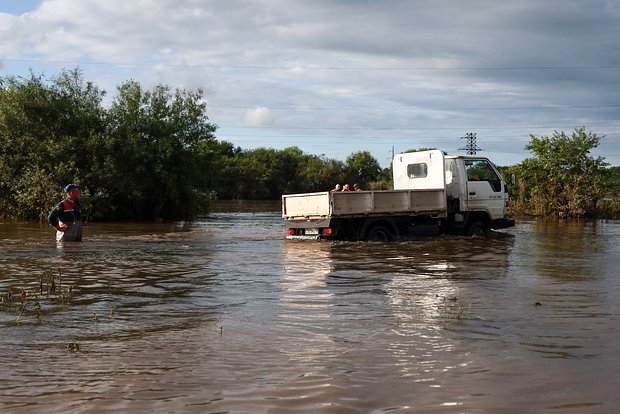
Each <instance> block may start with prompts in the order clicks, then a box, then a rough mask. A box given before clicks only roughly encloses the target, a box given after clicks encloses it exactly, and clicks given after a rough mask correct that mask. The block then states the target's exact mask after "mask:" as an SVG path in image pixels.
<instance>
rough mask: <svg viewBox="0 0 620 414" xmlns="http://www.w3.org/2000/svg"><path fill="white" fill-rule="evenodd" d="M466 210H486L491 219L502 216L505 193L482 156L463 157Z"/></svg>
mask: <svg viewBox="0 0 620 414" xmlns="http://www.w3.org/2000/svg"><path fill="white" fill-rule="evenodd" d="M463 162H464V165H465V172H466V173H467V207H468V210H486V211H488V212H489V213H490V214H491V217H492V218H493V219H497V218H502V217H504V209H505V201H504V198H505V194H504V188H503V183H502V180H501V178H500V176H499V174H498V173H497V171H496V170H495V168H494V167H493V166H492V165H491V163H490V162H489V160H487V159H484V158H479V159H476V158H465V159H464V160H463Z"/></svg>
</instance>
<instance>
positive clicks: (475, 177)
mask: <svg viewBox="0 0 620 414" xmlns="http://www.w3.org/2000/svg"><path fill="white" fill-rule="evenodd" d="M465 170H466V171H467V180H468V181H487V182H488V183H489V184H490V185H491V187H492V188H493V191H495V192H498V191H501V190H502V183H501V180H500V179H499V176H498V175H497V174H496V173H495V170H494V169H493V167H491V165H490V164H489V162H488V161H487V160H465Z"/></svg>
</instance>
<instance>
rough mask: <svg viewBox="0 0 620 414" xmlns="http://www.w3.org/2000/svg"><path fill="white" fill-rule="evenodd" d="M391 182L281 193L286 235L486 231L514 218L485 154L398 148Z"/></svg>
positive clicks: (383, 237)
mask: <svg viewBox="0 0 620 414" xmlns="http://www.w3.org/2000/svg"><path fill="white" fill-rule="evenodd" d="M392 167H393V181H394V189H393V190H381V191H339V192H332V191H324V192H316V193H304V194H285V195H283V196H282V218H283V219H284V221H285V224H286V228H287V238H288V239H333V240H370V241H391V240H400V239H408V238H412V237H416V236H420V235H428V234H458V235H465V236H482V237H486V236H487V235H488V234H489V231H490V230H492V229H503V228H508V227H512V226H514V224H515V222H514V220H513V219H512V218H510V217H509V211H508V206H507V200H508V192H507V186H506V182H505V181H504V179H503V178H502V176H501V174H500V173H499V171H498V169H497V167H496V166H495V165H494V164H493V163H492V162H491V161H490V160H489V159H488V158H486V157H481V156H477V155H447V154H445V153H444V152H442V151H440V150H429V151H418V152H407V153H402V154H397V155H396V156H395V157H394V159H393V161H392Z"/></svg>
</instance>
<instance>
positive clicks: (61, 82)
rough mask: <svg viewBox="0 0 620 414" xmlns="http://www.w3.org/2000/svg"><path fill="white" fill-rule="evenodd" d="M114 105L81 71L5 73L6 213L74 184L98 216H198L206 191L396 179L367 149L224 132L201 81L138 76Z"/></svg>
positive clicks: (1, 93)
mask: <svg viewBox="0 0 620 414" xmlns="http://www.w3.org/2000/svg"><path fill="white" fill-rule="evenodd" d="M116 92H117V93H116V96H115V97H114V99H112V101H111V104H110V105H109V107H104V106H103V105H102V101H103V98H104V97H105V92H103V91H100V90H99V89H98V88H97V87H96V86H95V85H93V84H92V83H91V82H86V81H84V79H83V78H82V74H81V72H80V71H79V70H78V69H75V70H72V71H63V72H62V73H60V74H59V75H58V76H56V77H53V78H51V79H48V78H46V77H44V76H43V75H39V76H37V75H35V74H33V73H31V74H30V76H29V77H26V78H18V77H13V76H7V77H4V78H0V217H4V218H12V219H21V220H45V218H46V216H47V214H48V212H49V211H50V209H51V208H52V206H53V205H55V204H56V203H57V202H58V201H60V200H61V198H62V197H63V196H64V195H63V194H62V192H61V189H62V188H63V187H64V185H65V184H67V183H69V182H74V183H77V184H80V185H81V186H82V188H83V199H82V205H83V206H84V207H85V211H86V216H87V218H89V219H96V220H101V219H142V220H151V219H156V218H161V219H178V218H191V217H193V216H194V215H196V214H198V213H200V212H203V211H206V208H207V204H208V202H209V200H211V199H213V198H215V197H217V198H221V199H277V198H279V197H280V196H281V195H282V194H284V193H299V192H314V191H328V190H329V189H331V188H333V186H334V185H335V184H336V183H341V184H344V183H348V184H349V185H352V184H353V183H356V182H357V183H359V184H361V185H362V188H364V189H388V188H391V183H390V180H391V173H390V169H383V170H382V169H381V168H380V166H379V163H378V162H377V160H376V159H374V158H373V157H372V156H371V155H370V153H369V152H368V151H359V152H355V153H353V154H351V155H350V156H349V157H348V158H347V160H346V162H341V161H338V160H334V159H329V158H326V157H325V156H316V155H309V154H305V153H303V152H302V151H301V150H300V149H299V148H297V147H289V148H285V149H282V150H276V149H272V148H256V149H252V150H242V149H241V148H238V147H234V146H233V145H232V144H231V143H229V142H226V141H221V142H220V141H218V140H216V139H215V135H214V134H215V131H216V126H215V125H213V124H211V123H210V122H209V120H208V118H207V116H206V105H205V103H204V99H203V92H202V90H195V91H186V90H178V89H177V90H171V89H170V88H169V87H167V86H164V85H158V86H156V87H154V88H153V89H151V90H145V89H144V88H143V87H142V86H141V85H140V84H139V83H138V82H136V81H133V80H130V81H127V82H125V83H123V84H121V85H119V86H118V88H117V91H116Z"/></svg>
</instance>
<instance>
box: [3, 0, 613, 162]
mask: <svg viewBox="0 0 620 414" xmlns="http://www.w3.org/2000/svg"><path fill="white" fill-rule="evenodd" d="M75 67H79V68H80V69H81V70H82V71H83V74H84V78H85V79H86V80H89V81H93V82H94V83H96V84H97V85H98V86H99V87H100V88H101V89H104V90H106V91H107V92H108V96H109V99H112V98H113V97H114V95H115V90H116V86H118V85H119V84H120V83H122V82H124V81H126V80H128V79H136V80H137V81H139V82H140V83H141V84H142V85H143V86H145V87H147V88H150V87H152V86H154V85H156V84H158V83H164V84H167V85H169V86H171V87H173V88H189V89H194V88H202V89H203V90H204V91H205V99H206V101H207V104H208V115H209V118H210V120H211V121H212V122H213V123H215V124H217V125H218V127H219V129H218V132H217V137H218V139H220V140H226V141H230V142H232V143H233V144H235V145H236V146H240V147H242V148H248V149H249V148H255V147H259V146H266V147H272V148H284V147H287V146H293V145H295V146H298V147H299V148H301V149H302V150H303V151H305V152H307V153H311V154H317V155H320V154H323V155H324V156H325V157H328V158H337V159H342V160H344V159H345V158H346V157H347V156H348V155H349V154H351V153H352V152H355V151H360V150H368V151H370V152H371V153H372V155H373V156H374V157H375V158H376V159H377V160H378V161H379V162H380V163H381V164H382V165H383V166H387V165H388V160H389V158H390V155H391V153H392V151H395V152H399V151H404V150H407V149H411V148H420V147H437V148H440V149H442V150H444V151H447V152H449V153H459V152H462V151H459V149H460V148H462V147H464V146H465V141H464V140H462V139H460V137H463V136H464V135H465V134H467V133H470V132H471V133H476V136H477V144H478V146H479V147H480V148H482V150H483V151H481V152H479V153H480V154H483V155H487V156H489V157H491V158H492V159H493V160H494V161H495V162H496V163H497V164H499V165H510V164H514V163H518V162H520V161H521V160H523V159H524V158H526V157H529V156H531V154H530V153H529V152H527V151H525V149H524V146H525V145H526V144H527V142H528V140H529V135H530V134H534V135H535V136H537V137H540V136H542V135H550V134H552V133H553V131H565V132H567V133H571V132H572V131H573V129H574V128H578V127H582V126H583V127H585V128H586V130H587V131H590V132H595V133H597V134H599V135H605V136H606V138H605V139H603V141H602V143H601V145H600V147H599V148H598V149H597V152H596V155H602V156H604V157H605V158H606V160H607V161H608V162H610V163H611V164H612V165H620V94H619V93H618V92H619V91H620V1H619V0H590V1H587V2H584V1H581V0H545V1H540V0H521V1H519V2H497V1H486V0H485V1H478V0H471V1H468V2H463V1H460V0H436V1H432V2H431V1H423V0H387V1H384V2H377V1H365V0H358V1H353V0H317V1H312V2H308V1H302V0H287V1H286V2H284V1H281V0H256V1H249V0H245V1H243V0H174V1H172V0H157V1H155V0H136V1H126V0H124V1H120V0H108V1H105V2H102V1H94V0H42V1H23V0H20V1H17V0H9V1H7V0H3V1H0V76H6V75H18V76H22V75H27V74H28V71H29V69H32V70H34V72H35V73H44V74H46V75H48V76H54V75H55V74H57V73H59V72H60V71H61V70H62V69H63V68H66V69H73V68H75Z"/></svg>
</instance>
